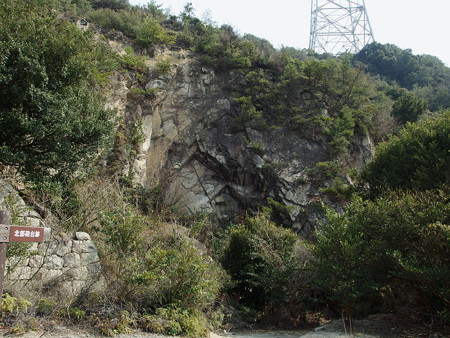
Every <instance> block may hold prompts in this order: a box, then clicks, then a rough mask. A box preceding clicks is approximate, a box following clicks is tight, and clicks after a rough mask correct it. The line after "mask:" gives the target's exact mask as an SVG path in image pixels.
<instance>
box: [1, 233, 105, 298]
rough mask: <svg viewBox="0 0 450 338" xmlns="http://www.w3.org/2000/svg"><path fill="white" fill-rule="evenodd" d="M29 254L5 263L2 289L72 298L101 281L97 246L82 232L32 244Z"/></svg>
mask: <svg viewBox="0 0 450 338" xmlns="http://www.w3.org/2000/svg"><path fill="white" fill-rule="evenodd" d="M32 245H33V246H32V248H31V250H30V251H31V252H32V253H33V254H32V255H30V256H29V257H12V258H8V259H7V262H6V276H5V291H6V292H8V291H9V292H11V293H13V294H20V295H22V296H25V294H24V293H26V295H27V296H29V297H30V296H32V294H36V295H43V294H44V295H49V296H55V297H59V298H61V297H63V298H65V299H73V298H74V297H77V296H78V295H79V294H80V293H81V292H82V291H83V290H84V289H85V288H91V287H92V286H93V285H94V284H98V282H99V280H101V278H100V275H101V266H100V262H99V257H98V252H97V248H96V247H95V244H94V242H93V241H92V240H91V238H90V236H89V235H88V234H87V233H85V232H77V233H75V234H74V235H70V236H67V235H66V236H58V237H54V238H52V239H51V240H50V241H49V242H46V243H33V244H32Z"/></svg>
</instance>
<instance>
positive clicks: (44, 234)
mask: <svg viewBox="0 0 450 338" xmlns="http://www.w3.org/2000/svg"><path fill="white" fill-rule="evenodd" d="M9 220H10V216H9V212H8V211H7V210H0V310H1V308H2V296H3V282H4V280H5V265H6V251H7V249H8V242H38V243H42V242H44V240H45V239H46V238H48V237H49V235H50V232H51V229H50V228H43V227H28V226H18V225H9Z"/></svg>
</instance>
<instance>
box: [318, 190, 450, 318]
mask: <svg viewBox="0 0 450 338" xmlns="http://www.w3.org/2000/svg"><path fill="white" fill-rule="evenodd" d="M449 215H450V209H449V199H448V191H447V190H442V191H441V190H434V191H428V192H399V193H390V194H387V195H386V196H384V197H381V198H379V199H377V200H375V201H356V202H354V203H352V205H351V206H350V207H349V208H348V209H347V210H346V212H345V213H344V214H342V215H339V214H335V213H332V214H329V215H328V224H325V225H324V226H323V228H322V230H321V231H320V232H319V233H318V241H317V244H316V245H315V247H314V249H313V251H314V253H315V255H316V259H317V260H316V262H315V268H316V269H317V271H318V283H319V285H321V286H322V287H323V288H324V290H326V292H327V293H329V296H330V299H333V300H335V301H336V300H337V301H339V302H341V304H343V305H345V306H346V307H347V309H349V308H350V307H351V306H354V307H356V308H357V309H358V307H360V304H362V303H364V302H368V303H369V304H371V305H370V306H369V308H365V309H361V308H360V310H361V311H362V313H365V314H367V313H370V312H373V311H376V310H380V308H378V309H377V308H376V306H377V304H381V303H382V302H381V297H382V296H383V297H384V298H385V300H386V299H387V301H388V302H389V303H391V304H393V305H400V304H401V305H403V306H412V307H414V306H424V307H428V308H434V311H435V312H437V311H440V310H444V309H445V308H446V306H447V305H448V303H449V301H450V299H449V297H450V294H449V292H448V290H450V284H449V281H448V278H447V276H448V274H449V273H450V270H449V267H450V260H449V257H450V243H449V240H448V239H449V235H450V225H449V224H450V218H449ZM378 306H380V305H378Z"/></svg>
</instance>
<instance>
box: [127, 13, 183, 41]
mask: <svg viewBox="0 0 450 338" xmlns="http://www.w3.org/2000/svg"><path fill="white" fill-rule="evenodd" d="M174 42H175V36H173V35H170V34H169V33H167V32H166V30H165V29H164V28H163V27H161V25H160V24H159V22H158V21H157V20H156V19H153V18H151V17H147V18H145V19H144V21H143V22H142V24H141V25H140V26H139V27H138V30H137V32H136V43H138V44H139V45H142V46H149V45H153V44H161V45H171V44H173V43H174Z"/></svg>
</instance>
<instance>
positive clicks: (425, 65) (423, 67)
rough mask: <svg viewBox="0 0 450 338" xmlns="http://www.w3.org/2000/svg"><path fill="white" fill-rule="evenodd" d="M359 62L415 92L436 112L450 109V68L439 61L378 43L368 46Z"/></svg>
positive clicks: (359, 54) (357, 56)
mask: <svg viewBox="0 0 450 338" xmlns="http://www.w3.org/2000/svg"><path fill="white" fill-rule="evenodd" d="M355 60H357V61H360V62H362V63H364V64H366V65H367V68H368V71H369V72H371V73H373V74H378V75H381V76H382V77H383V78H384V79H386V80H387V81H389V82H391V83H394V82H395V83H398V84H399V85H400V86H402V87H404V88H407V89H409V90H414V92H416V93H417V95H419V97H421V98H422V99H424V100H426V101H427V103H428V106H429V108H430V109H431V110H432V111H444V110H446V109H448V108H450V105H449V103H450V69H449V68H448V67H446V66H445V65H444V63H443V62H442V61H441V60H439V59H438V58H436V57H434V56H430V55H414V54H412V51H411V50H410V49H406V50H403V49H401V48H398V47H397V46H395V45H392V44H385V45H383V44H380V43H377V42H374V43H372V44H370V45H367V46H366V47H364V48H363V49H362V50H361V51H360V52H359V53H358V54H357V55H356V56H355Z"/></svg>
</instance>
